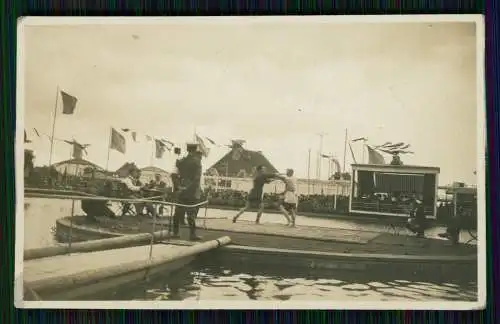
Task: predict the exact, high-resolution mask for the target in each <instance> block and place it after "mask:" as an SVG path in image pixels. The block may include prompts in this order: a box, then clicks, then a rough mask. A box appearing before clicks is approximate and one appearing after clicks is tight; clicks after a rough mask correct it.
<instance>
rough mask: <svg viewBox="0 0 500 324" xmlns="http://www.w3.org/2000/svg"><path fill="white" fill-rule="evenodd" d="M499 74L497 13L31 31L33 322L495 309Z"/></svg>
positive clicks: (27, 39)
mask: <svg viewBox="0 0 500 324" xmlns="http://www.w3.org/2000/svg"><path fill="white" fill-rule="evenodd" d="M483 65H484V27H483V19H482V17H481V16H479V15H472V16H467V15H462V16H450V15H448V16H370V17H369V16H352V17H348V16H345V17H333V16H307V17H306V16H304V17H286V16H282V17H198V18H196V17H182V18H180V17H177V18H174V17H170V18H167V17H164V18H116V17H115V18H110V17H108V18H104V17H102V18H83V17H78V18H77V17H71V18H69V17H67V18H62V17H51V18H41V17H27V18H24V19H23V20H20V21H19V26H18V67H17V76H18V79H17V80H18V81H17V82H18V88H17V135H16V136H17V137H16V140H17V143H16V190H17V195H16V196H17V200H18V201H17V215H16V279H15V291H16V306H17V307H23V308H33V307H36V308H159V309H161V308H240V309H242V308H245V309H249V308H302V309H304V308H329V309H332V308H340V309H350V308H354V309H361V308H364V309H367V308H373V309H385V308H386V309H395V308H401V309H473V308H481V307H483V306H484V305H485V302H486V279H485V278H486V270H485V266H486V264H485V262H486V256H485V253H486V252H485V244H486V241H485V240H486V236H485V226H486V225H485V222H486V206H485V165H486V164H485V163H486V162H485V161H486V156H485V154H486V142H485V132H486V130H485V118H486V117H485V116H486V113H485V104H484V99H483V98H484V84H483V83H484V67H483ZM23 154H24V155H23Z"/></svg>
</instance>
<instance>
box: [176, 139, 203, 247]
mask: <svg viewBox="0 0 500 324" xmlns="http://www.w3.org/2000/svg"><path fill="white" fill-rule="evenodd" d="M197 150H198V144H194V143H193V144H192V143H189V144H187V152H188V154H187V155H186V156H185V157H184V158H182V159H180V160H179V161H177V168H178V169H179V187H178V195H177V202H178V203H179V204H182V205H194V204H197V203H199V202H200V199H201V190H200V188H201V172H202V167H201V158H200V155H199V154H197ZM197 212H198V208H196V207H184V206H176V208H175V214H174V220H173V223H174V224H173V227H174V228H173V236H174V237H175V238H178V237H179V227H180V222H181V219H182V218H184V215H185V214H187V221H188V225H189V239H190V240H191V241H199V240H200V239H201V238H200V237H198V236H196V214H197Z"/></svg>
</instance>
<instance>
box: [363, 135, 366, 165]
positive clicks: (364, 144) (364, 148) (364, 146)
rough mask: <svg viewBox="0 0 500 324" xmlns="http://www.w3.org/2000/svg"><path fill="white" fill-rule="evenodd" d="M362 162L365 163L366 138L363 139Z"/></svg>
mask: <svg viewBox="0 0 500 324" xmlns="http://www.w3.org/2000/svg"><path fill="white" fill-rule="evenodd" d="M362 147H363V164H365V151H366V140H363V146H362Z"/></svg>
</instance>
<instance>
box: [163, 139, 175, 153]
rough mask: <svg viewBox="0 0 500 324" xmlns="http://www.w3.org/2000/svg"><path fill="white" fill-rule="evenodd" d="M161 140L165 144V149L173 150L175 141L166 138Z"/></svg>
mask: <svg viewBox="0 0 500 324" xmlns="http://www.w3.org/2000/svg"><path fill="white" fill-rule="evenodd" d="M160 141H161V142H162V144H163V145H164V146H165V149H167V150H168V151H171V150H172V148H173V147H174V146H175V144H174V143H172V142H170V141H169V140H166V139H163V138H162V139H160Z"/></svg>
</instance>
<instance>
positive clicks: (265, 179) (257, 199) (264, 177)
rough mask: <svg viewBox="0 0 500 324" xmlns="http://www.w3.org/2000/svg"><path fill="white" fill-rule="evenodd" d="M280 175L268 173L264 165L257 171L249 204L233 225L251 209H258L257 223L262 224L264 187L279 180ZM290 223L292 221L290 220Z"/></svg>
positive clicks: (234, 220) (236, 217)
mask: <svg viewBox="0 0 500 324" xmlns="http://www.w3.org/2000/svg"><path fill="white" fill-rule="evenodd" d="M277 178H278V175H277V174H274V173H266V168H265V167H264V166H263V165H259V166H258V167H257V169H256V173H255V176H254V178H253V188H252V189H251V190H250V192H249V193H248V198H247V202H246V204H245V207H243V208H242V209H240V211H239V212H238V214H236V216H234V218H233V223H236V221H237V220H238V218H239V217H240V216H241V215H242V214H243V213H244V212H245V211H247V210H248V209H249V208H251V207H257V206H258V208H259V210H258V211H257V218H256V219H255V223H256V224H259V223H260V217H261V216H262V212H263V211H264V203H263V201H262V199H263V196H264V185H265V184H266V183H270V182H271V181H273V180H274V179H277ZM288 221H289V222H290V220H289V219H288Z"/></svg>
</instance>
